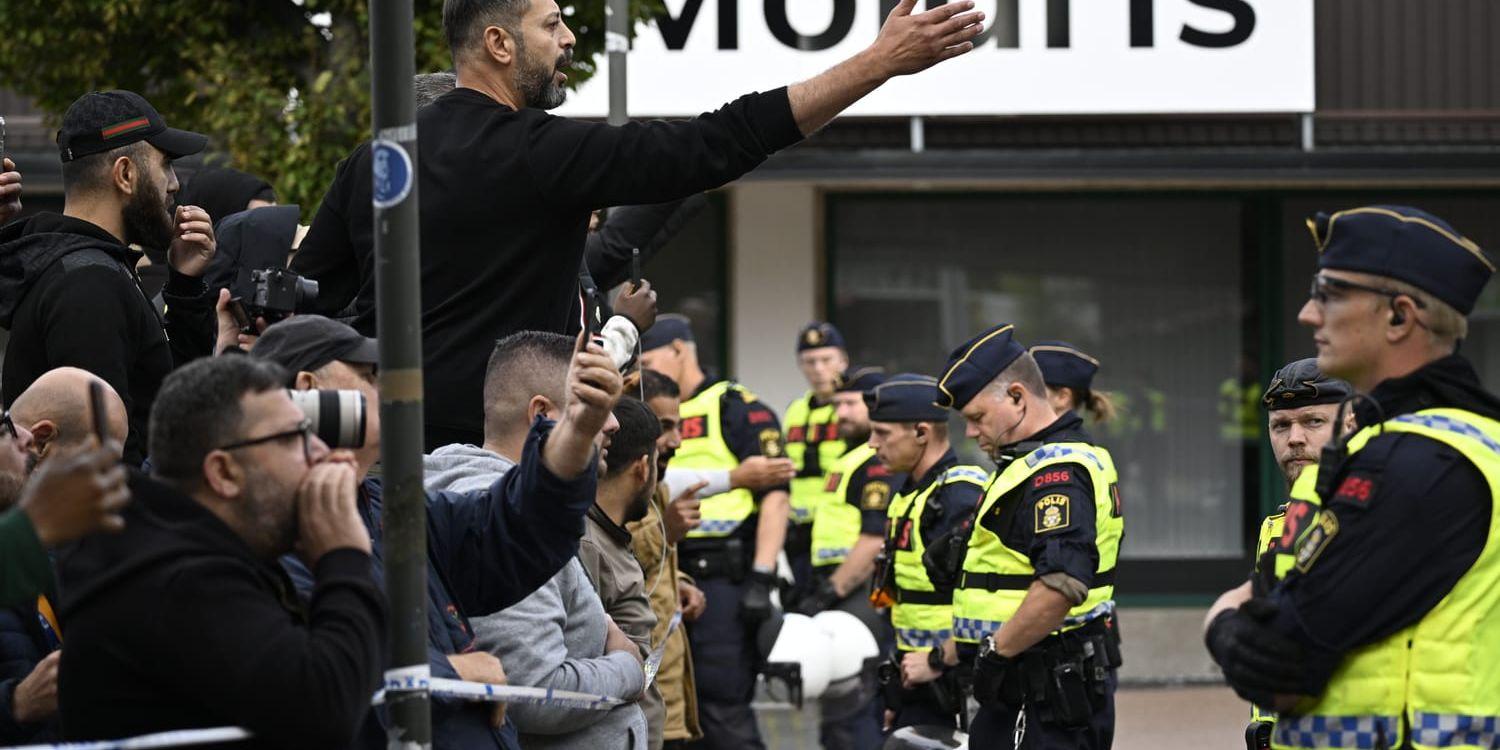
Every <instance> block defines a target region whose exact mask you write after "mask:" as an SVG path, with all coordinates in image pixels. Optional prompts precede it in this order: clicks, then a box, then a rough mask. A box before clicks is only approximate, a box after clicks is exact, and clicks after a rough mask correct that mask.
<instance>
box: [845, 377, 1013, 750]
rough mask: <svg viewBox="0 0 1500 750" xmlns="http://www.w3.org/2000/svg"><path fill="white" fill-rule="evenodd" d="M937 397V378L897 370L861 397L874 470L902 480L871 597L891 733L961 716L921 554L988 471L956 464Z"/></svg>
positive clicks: (956, 523) (947, 600)
mask: <svg viewBox="0 0 1500 750" xmlns="http://www.w3.org/2000/svg"><path fill="white" fill-rule="evenodd" d="M938 395H939V394H938V389H937V379H936V378H933V377H930V376H927V375H917V374H911V373H904V374H901V375H896V376H894V377H892V378H891V379H890V380H887V381H886V382H884V383H882V384H880V385H879V386H876V387H875V390H874V391H872V392H871V393H869V394H867V395H866V396H865V402H866V404H868V405H869V410H870V422H871V425H870V447H872V448H874V449H875V452H876V457H877V459H878V460H879V461H880V463H881V464H882V465H884V466H885V467H886V468H888V469H890V470H891V471H894V472H900V473H903V474H905V475H906V477H907V479H906V481H905V482H904V483H902V484H901V486H900V488H899V490H898V491H897V492H896V496H895V498H894V499H893V500H892V501H891V506H890V510H889V513H887V520H886V531H885V540H884V556H883V565H882V568H881V572H880V575H879V576H878V578H877V580H876V593H875V595H874V596H873V597H872V601H881V602H883V603H886V605H887V606H889V607H890V610H891V624H892V625H893V626H895V630H896V649H897V662H896V665H895V666H896V671H895V673H893V674H889V675H888V683H887V685H886V703H887V707H886V708H887V713H886V720H887V721H886V724H887V725H888V726H889V727H890V728H892V729H900V728H902V727H909V726H923V725H928V726H932V725H936V726H942V727H946V728H948V729H953V728H956V727H957V722H956V721H955V719H956V717H957V716H958V714H959V712H960V711H961V710H963V691H962V689H961V686H960V685H958V684H957V682H958V681H957V680H956V677H957V674H956V672H957V670H956V669H950V668H949V667H948V665H947V663H946V660H945V658H944V645H945V644H947V643H948V642H949V639H951V638H952V637H953V607H952V603H953V588H952V586H951V585H948V586H941V585H938V584H937V583H935V582H934V581H933V580H932V577H931V576H929V575H928V573H927V567H926V565H924V564H923V562H922V556H923V554H924V553H925V552H926V551H927V546H928V545H929V544H931V543H932V541H933V540H934V539H937V538H938V537H940V536H942V535H944V534H947V533H949V532H951V531H954V530H956V529H958V528H959V527H961V526H962V525H963V523H964V520H965V519H967V518H968V517H969V515H970V514H972V513H973V512H974V509H975V508H977V507H978V505H979V500H980V498H981V497H983V495H984V488H985V485H986V484H988V482H989V473H988V472H986V471H985V470H984V469H981V468H980V467H978V466H969V465H962V464H960V463H959V462H958V455H957V454H955V453H954V452H953V448H952V446H951V445H950V444H949V440H948V412H947V411H946V410H945V409H943V408H941V407H939V406H938V405H937V403H936V402H937V400H938Z"/></svg>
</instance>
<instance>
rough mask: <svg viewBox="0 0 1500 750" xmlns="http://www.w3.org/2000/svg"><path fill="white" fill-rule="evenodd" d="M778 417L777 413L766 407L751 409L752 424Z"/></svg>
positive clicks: (766, 421) (762, 422)
mask: <svg viewBox="0 0 1500 750" xmlns="http://www.w3.org/2000/svg"><path fill="white" fill-rule="evenodd" d="M775 419H776V415H774V414H772V413H771V412H769V411H766V410H765V409H752V410H751V411H750V424H766V423H768V422H771V421H773V420H775Z"/></svg>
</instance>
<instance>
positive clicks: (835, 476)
mask: <svg viewBox="0 0 1500 750" xmlns="http://www.w3.org/2000/svg"><path fill="white" fill-rule="evenodd" d="M843 481H844V475H843V473H842V472H837V471H835V472H830V473H829V474H828V481H826V482H824V483H823V491H824V492H835V491H837V490H838V488H839V483H841V482H843Z"/></svg>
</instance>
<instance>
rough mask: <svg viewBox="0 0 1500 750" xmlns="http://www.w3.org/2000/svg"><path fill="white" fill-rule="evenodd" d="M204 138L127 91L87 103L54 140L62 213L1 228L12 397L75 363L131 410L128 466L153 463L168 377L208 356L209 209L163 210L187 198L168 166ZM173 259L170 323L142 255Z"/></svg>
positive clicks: (6, 377)
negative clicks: (145, 278) (148, 459)
mask: <svg viewBox="0 0 1500 750" xmlns="http://www.w3.org/2000/svg"><path fill="white" fill-rule="evenodd" d="M207 140H208V139H207V138H205V137H204V136H202V135H199V134H197V133H189V132H186V131H182V130H174V129H172V128H169V127H167V126H166V123H164V122H163V121H162V118H161V115H159V114H157V112H156V110H155V109H154V108H153V107H152V106H151V104H150V103H148V102H147V101H146V100H145V99H142V98H141V97H140V96H139V95H137V94H134V93H131V92H129V91H105V92H92V93H89V94H85V95H83V96H82V97H79V99H78V100H77V101H75V102H73V104H72V106H70V107H68V111H67V112H66V113H64V115H63V120H62V129H61V130H59V131H58V136H57V143H58V148H59V150H60V152H61V158H62V176H63V191H64V196H63V212H62V214H53V213H40V214H37V215H35V216H32V217H30V218H28V219H26V220H25V221H23V222H16V223H13V224H10V225H8V226H6V227H5V228H4V229H3V230H0V326H3V327H4V328H6V329H8V330H9V331H10V332H11V337H10V342H9V344H8V346H7V348H6V351H5V365H4V372H3V378H0V379H3V382H4V397H5V400H6V401H7V402H9V401H12V400H14V399H15V398H16V396H17V395H18V394H20V393H21V391H23V390H25V389H26V388H27V387H28V386H30V385H31V383H32V381H34V380H36V379H37V378H38V377H39V376H41V375H42V373H45V372H47V371H48V370H52V369H54V368H57V367H62V366H67V365H71V366H74V367H79V368H82V369H84V370H88V371H89V372H92V373H94V374H95V375H98V376H99V377H101V378H103V379H104V380H105V381H106V382H108V383H109V384H110V386H112V387H113V388H114V389H115V391H116V392H117V393H119V394H120V397H121V398H122V399H123V400H124V402H125V410H126V411H127V412H128V413H129V416H130V435H129V438H128V439H127V440H126V442H125V460H126V461H127V462H128V463H130V464H132V465H137V466H138V465H140V463H141V461H142V460H143V459H144V458H145V455H146V451H145V448H146V445H147V443H148V440H149V435H148V434H147V422H146V416H147V415H148V414H149V413H150V411H151V403H152V401H154V400H155V399H156V391H157V389H158V388H159V387H160V386H161V382H162V379H163V378H165V377H166V375H167V373H169V372H171V371H172V368H173V367H175V366H179V365H181V364H183V363H185V362H187V361H188V360H191V359H192V358H194V357H198V356H203V355H206V354H208V353H209V352H210V349H211V346H212V337H213V318H212V304H211V303H212V299H211V297H210V296H209V295H208V294H207V288H206V287H205V286H204V284H203V281H202V276H203V273H204V271H205V270H206V269H207V268H208V264H209V261H210V260H211V259H212V258H213V255H214V249H215V244H214V229H213V224H212V223H211V220H210V218H209V215H208V213H207V212H205V211H204V210H203V209H201V208H197V207H195V206H186V205H179V206H177V208H176V211H175V213H174V212H172V211H169V210H168V209H167V206H168V205H169V204H170V203H171V201H172V194H173V193H175V192H177V176H176V173H175V172H174V171H173V169H172V160H173V159H177V158H179V157H183V156H187V155H189V154H195V153H198V152H199V151H201V150H203V147H204V145H205V144H206V143H207ZM131 244H135V245H139V246H141V247H148V248H154V249H157V250H165V252H166V253H167V257H168V260H169V263H170V266H171V277H170V279H169V280H168V281H167V284H166V287H165V289H164V290H163V296H164V298H165V300H166V302H167V312H166V316H165V319H163V318H161V317H158V315H157V312H156V309H155V307H154V306H153V305H152V304H151V303H150V301H148V300H147V298H146V297H145V295H144V294H143V293H142V291H141V288H140V284H139V280H138V278H137V277H136V275H135V266H136V261H137V259H138V258H139V253H138V252H136V251H134V250H132V249H130V248H129V247H127V245H131Z"/></svg>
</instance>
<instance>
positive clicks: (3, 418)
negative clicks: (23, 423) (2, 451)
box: [0, 409, 21, 440]
mask: <svg viewBox="0 0 1500 750" xmlns="http://www.w3.org/2000/svg"><path fill="white" fill-rule="evenodd" d="M0 432H3V433H4V434H6V435H10V439H11V440H20V439H21V433H20V432H18V431H17V430H16V422H15V420H13V419H11V418H10V410H9V409H7V410H5V411H4V412H0Z"/></svg>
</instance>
